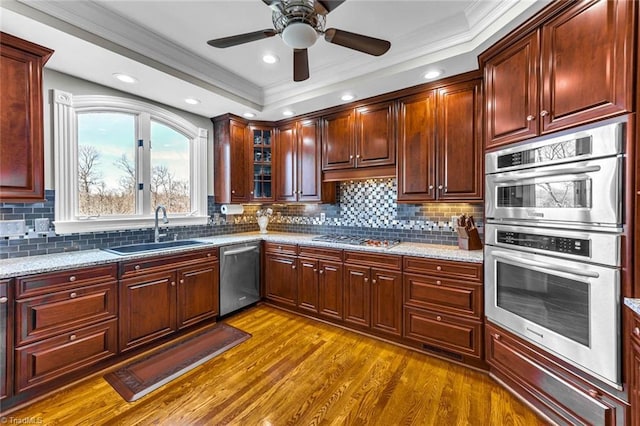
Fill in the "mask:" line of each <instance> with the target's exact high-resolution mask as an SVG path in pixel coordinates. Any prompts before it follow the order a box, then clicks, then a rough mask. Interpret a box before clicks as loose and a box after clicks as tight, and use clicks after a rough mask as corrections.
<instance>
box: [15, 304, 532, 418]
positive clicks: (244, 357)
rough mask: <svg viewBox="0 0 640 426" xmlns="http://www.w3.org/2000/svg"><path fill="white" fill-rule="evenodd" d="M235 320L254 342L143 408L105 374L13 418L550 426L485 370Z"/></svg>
mask: <svg viewBox="0 0 640 426" xmlns="http://www.w3.org/2000/svg"><path fill="white" fill-rule="evenodd" d="M225 322H227V323H229V324H230V325H232V326H234V327H237V328H239V329H241V330H244V331H246V332H248V333H251V334H252V337H251V338H250V339H249V340H247V341H246V342H244V343H242V344H240V345H239V346H236V347H235V348H232V349H230V350H228V351H227V352H225V353H223V354H221V355H220V356H218V357H216V358H213V359H212V360H210V361H208V362H206V363H204V364H202V365H201V366H199V367H197V368H195V369H193V370H192V371H190V372H188V373H187V374H185V375H183V376H181V377H179V378H177V379H176V380H174V381H172V382H170V383H168V384H166V385H165V386H163V387H161V388H160V389H158V390H157V391H155V392H152V393H151V394H149V395H147V396H145V397H143V398H141V399H140V400H138V401H135V402H133V403H127V402H125V401H124V400H123V399H122V398H121V397H120V395H118V394H117V393H116V392H115V390H113V389H112V388H111V386H109V384H108V383H107V382H106V381H104V379H103V378H102V377H101V376H100V377H94V378H90V379H87V380H85V381H84V382H81V383H79V384H77V385H75V386H72V387H70V388H68V389H65V390H63V391H61V392H58V393H56V394H53V395H51V396H49V397H48V398H47V399H45V400H42V401H39V402H37V403H34V404H32V405H31V406H29V407H26V408H24V409H22V410H19V411H17V412H14V413H12V414H11V416H12V417H14V418H26V417H30V418H41V419H42V423H43V424H46V425H103V424H108V425H151V424H157V425H242V426H244V425H265V426H267V425H268V426H273V425H292V426H293V425H381V426H382V425H383V426H389V425H472V426H473V425H481V426H484V425H500V426H502V425H518V426H519V425H522V426H529V425H543V424H544V422H543V421H542V420H541V419H540V418H539V417H537V416H536V415H535V413H533V412H532V411H531V410H530V409H529V408H528V407H527V406H525V405H524V404H522V403H521V402H519V401H518V400H517V399H515V398H514V397H513V396H512V395H510V394H509V393H508V392H507V391H506V390H504V389H502V388H501V387H500V386H499V385H498V384H497V383H495V382H494V381H493V380H492V379H491V378H490V377H488V375H486V374H484V373H481V372H478V371H475V370H471V369H468V368H465V367H462V366H458V365H455V364H452V363H449V362H446V361H443V360H439V359H435V358H432V357H429V356H427V355H424V354H421V353H418V352H415V351H412V350H409V349H406V348H402V347H398V346H395V345H391V344H388V343H385V342H381V341H378V340H375V339H371V338H368V337H366V336H362V335H359V334H356V333H353V332H350V331H348V330H343V329H340V328H337V327H333V326H330V325H327V324H324V323H320V322H317V321H313V320H310V319H306V318H302V317H299V316H297V315H293V314H290V313H287V312H283V311H280V310H278V309H275V308H272V307H269V306H258V307H255V308H253V309H251V310H248V311H245V312H242V313H240V314H238V315H236V316H233V317H231V318H228V319H227V320H225ZM114 369H115V367H114Z"/></svg>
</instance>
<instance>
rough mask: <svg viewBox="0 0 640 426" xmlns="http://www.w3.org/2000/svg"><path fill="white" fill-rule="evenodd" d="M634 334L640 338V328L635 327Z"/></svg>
mask: <svg viewBox="0 0 640 426" xmlns="http://www.w3.org/2000/svg"><path fill="white" fill-rule="evenodd" d="M633 334H635V335H636V336H638V337H640V328H638V327H633Z"/></svg>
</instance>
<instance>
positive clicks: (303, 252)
mask: <svg viewBox="0 0 640 426" xmlns="http://www.w3.org/2000/svg"><path fill="white" fill-rule="evenodd" d="M298 256H300V257H307V258H310V259H321V260H334V261H336V262H342V250H337V249H331V248H322V247H308V246H299V247H298Z"/></svg>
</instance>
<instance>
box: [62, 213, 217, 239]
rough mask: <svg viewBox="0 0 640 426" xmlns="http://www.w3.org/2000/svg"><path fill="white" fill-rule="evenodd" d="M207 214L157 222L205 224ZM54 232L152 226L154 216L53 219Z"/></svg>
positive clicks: (112, 229) (65, 232)
mask: <svg viewBox="0 0 640 426" xmlns="http://www.w3.org/2000/svg"><path fill="white" fill-rule="evenodd" d="M208 223H209V216H182V217H181V216H177V217H171V216H169V223H162V221H160V222H159V225H160V227H161V228H172V227H176V226H192V225H206V224H208ZM53 224H54V226H55V232H56V234H58V235H64V234H76V233H87V232H104V231H127V230H132V229H145V228H153V227H154V226H155V220H154V218H146V217H145V218H123V219H86V220H73V221H55V222H54V223H53Z"/></svg>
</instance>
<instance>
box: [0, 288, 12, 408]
mask: <svg viewBox="0 0 640 426" xmlns="http://www.w3.org/2000/svg"><path fill="white" fill-rule="evenodd" d="M10 284H11V281H10V280H2V281H0V401H2V400H3V399H5V398H8V397H10V396H11V394H12V393H13V392H12V390H13V306H12V305H13V303H12V301H11V297H10V295H9V291H10V290H11V286H10Z"/></svg>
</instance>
